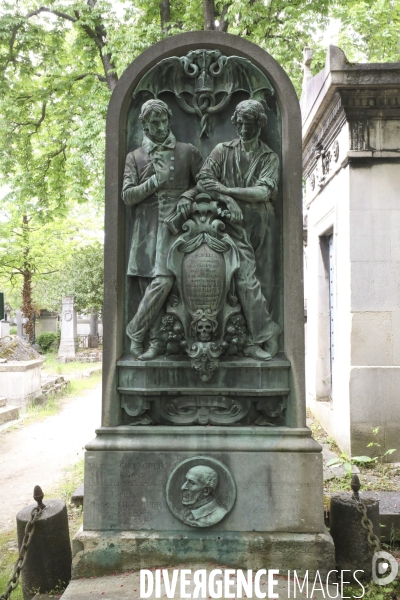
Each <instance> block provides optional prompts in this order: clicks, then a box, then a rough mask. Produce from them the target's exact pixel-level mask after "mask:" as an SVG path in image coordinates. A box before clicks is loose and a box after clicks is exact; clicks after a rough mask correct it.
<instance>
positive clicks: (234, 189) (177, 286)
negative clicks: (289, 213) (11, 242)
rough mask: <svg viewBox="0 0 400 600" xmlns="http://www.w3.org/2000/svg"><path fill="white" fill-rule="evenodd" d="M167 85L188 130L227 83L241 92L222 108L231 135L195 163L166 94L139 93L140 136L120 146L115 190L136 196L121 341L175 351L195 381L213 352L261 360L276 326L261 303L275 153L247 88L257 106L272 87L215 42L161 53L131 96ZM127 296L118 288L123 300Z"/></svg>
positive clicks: (204, 377)
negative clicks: (227, 112) (135, 287)
mask: <svg viewBox="0 0 400 600" xmlns="http://www.w3.org/2000/svg"><path fill="white" fill-rule="evenodd" d="M172 66H174V67H175V70H174V71H171V67H172ZM178 66H179V68H178ZM167 73H168V74H169V75H168V76H167ZM172 73H174V75H173V76H172V75H171V74H172ZM156 74H158V77H156ZM235 75H237V77H236V78H235ZM168 77H169V87H168V86H167V84H166V82H167V80H168ZM171 77H172V79H173V82H172V81H171ZM193 79H194V80H195V81H194V83H193V81H192V80H193ZM233 82H235V83H233ZM193 85H194V89H192V88H193ZM167 88H168V90H169V91H173V92H174V95H175V99H176V102H177V106H178V107H180V108H183V109H184V111H185V112H186V113H188V114H190V115H196V114H197V116H201V119H202V123H203V125H202V130H201V132H200V134H199V138H198V142H200V138H201V137H202V135H203V134H206V135H207V136H208V135H209V133H208V132H209V129H210V128H209V124H207V125H206V124H205V119H206V117H207V116H209V115H214V114H216V113H217V112H221V111H223V110H224V109H225V108H226V107H227V106H228V105H229V102H230V100H231V97H232V95H233V93H234V92H235V91H238V90H241V91H246V92H248V93H249V95H250V96H251V98H250V99H249V100H245V101H242V102H241V103H239V104H238V105H237V106H236V108H235V109H234V113H233V116H232V117H231V119H230V120H231V121H232V123H233V124H234V125H235V126H236V127H237V131H238V134H239V138H238V139H234V140H232V141H228V142H223V143H220V144H218V145H217V146H216V147H215V148H214V149H213V150H212V152H211V154H210V156H209V157H208V158H207V159H206V161H205V163H204V165H203V167H202V169H201V170H200V165H201V162H202V161H201V158H200V153H199V152H197V151H196V148H194V146H193V145H191V144H185V143H177V142H176V139H175V137H174V135H173V134H172V132H171V129H170V118H171V116H172V112H171V110H170V109H169V108H168V106H167V104H165V103H164V102H163V101H161V100H159V99H154V100H151V99H150V100H147V101H146V102H145V103H144V104H143V105H142V107H141V112H140V117H139V118H140V120H141V121H142V123H143V140H142V146H141V147H140V148H139V149H136V150H135V151H133V152H130V153H129V154H128V156H127V160H126V166H125V175H124V185H123V192H122V196H123V199H124V202H125V203H126V204H128V205H137V207H136V212H135V214H134V216H133V226H132V233H131V240H132V241H131V245H130V253H129V260H128V269H127V273H128V275H129V276H135V277H138V278H139V293H140V296H141V297H142V299H141V300H140V301H139V303H138V306H137V309H136V313H135V314H134V316H133V319H132V320H131V321H129V323H128V325H127V334H128V336H129V338H130V340H131V342H130V353H131V354H132V355H133V356H134V357H135V358H139V359H140V360H152V359H155V358H156V357H157V356H159V355H164V356H179V355H182V354H186V355H188V356H189V357H190V359H191V366H192V367H193V368H194V369H195V370H196V371H197V372H198V374H199V376H200V379H201V381H203V382H206V381H209V380H210V378H211V377H212V376H213V373H214V371H215V370H216V369H217V368H218V367H219V359H220V358H221V357H229V356H232V355H233V354H238V355H239V356H247V357H250V358H253V359H256V360H270V359H271V358H272V357H273V356H274V355H275V354H276V352H277V350H278V338H279V335H280V333H281V326H280V325H278V323H276V322H275V321H274V320H273V319H272V317H271V315H270V312H269V306H270V304H271V298H272V295H273V282H274V271H275V260H274V259H275V244H276V235H275V234H276V231H275V230H276V226H275V218H274V208H273V206H272V204H271V202H272V200H273V199H274V197H275V196H276V194H277V190H278V183H279V159H278V156H277V155H276V153H275V152H273V151H272V150H271V149H270V148H269V146H267V145H266V144H265V143H264V142H263V141H262V140H261V139H260V134H261V130H262V128H263V127H264V126H265V125H266V124H267V121H268V119H267V115H266V113H265V108H264V106H263V104H262V103H261V102H259V101H258V100H254V99H253V97H257V96H258V97H260V99H264V104H265V106H267V104H266V103H265V94H266V93H267V94H268V95H272V94H273V88H272V86H271V85H270V83H269V81H268V79H267V78H266V77H265V76H264V75H263V74H262V73H261V72H260V71H259V70H258V69H256V68H255V67H254V66H253V65H251V63H250V61H248V60H245V59H241V58H238V57H230V58H227V57H225V56H223V55H222V53H221V52H219V51H217V50H215V51H206V50H201V51H200V50H199V51H196V52H192V53H189V54H188V55H187V56H186V57H182V58H178V57H173V58H171V59H166V60H165V61H162V62H161V63H160V64H159V65H157V66H156V67H154V68H153V69H152V70H151V71H150V72H149V73H148V74H147V75H146V76H145V77H144V78H143V79H142V81H141V82H140V83H139V85H138V87H137V89H136V90H135V92H134V94H133V98H134V99H135V98H137V97H138V95H139V96H140V95H141V94H142V96H143V92H148V93H151V94H152V95H153V96H155V97H157V96H158V95H159V94H160V93H163V92H165V91H166V90H167ZM222 90H224V94H223V95H222V97H220V96H218V94H221V93H222ZM188 97H190V99H191V106H190V105H189V104H188V102H187V99H188ZM217 97H218V98H219V101H218V102H217V101H216V98H217ZM185 98H186V99H185ZM199 102H200V105H199ZM202 110H203V112H202ZM192 125H193V123H192ZM128 137H129V131H128ZM186 137H188V136H187V135H186ZM175 148H176V151H175ZM169 161H171V162H172V164H170V162H169ZM168 169H169V170H168ZM199 171H200V172H199ZM194 179H196V182H197V185H194V183H195V181H194ZM136 295H137V294H136ZM131 304H132V303H131V302H130V301H129V300H128V309H129V306H130V305H131ZM165 309H166V310H167V313H169V314H167V315H165ZM147 332H149V335H148V336H147V339H148V348H147V350H146V351H144V342H145V339H146V334H147Z"/></svg>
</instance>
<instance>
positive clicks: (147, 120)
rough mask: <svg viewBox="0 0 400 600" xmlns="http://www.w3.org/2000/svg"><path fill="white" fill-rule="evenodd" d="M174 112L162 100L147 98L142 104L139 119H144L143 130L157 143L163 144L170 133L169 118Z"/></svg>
mask: <svg viewBox="0 0 400 600" xmlns="http://www.w3.org/2000/svg"><path fill="white" fill-rule="evenodd" d="M171 117H172V113H171V111H170V110H169V108H168V106H167V105H166V104H165V102H163V101H162V100H147V102H145V103H144V104H143V105H142V110H141V111H140V116H139V119H140V120H141V121H142V125H143V131H144V132H145V133H146V135H147V136H148V137H149V138H150V139H151V140H152V141H153V142H156V143H157V144H161V143H162V142H163V141H164V140H165V139H166V138H167V137H168V135H169V131H170V124H169V120H170V118H171Z"/></svg>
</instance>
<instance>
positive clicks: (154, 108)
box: [139, 100, 172, 125]
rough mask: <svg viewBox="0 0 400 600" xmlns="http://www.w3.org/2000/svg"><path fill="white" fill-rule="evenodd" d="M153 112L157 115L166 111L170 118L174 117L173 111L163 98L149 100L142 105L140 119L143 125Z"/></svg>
mask: <svg viewBox="0 0 400 600" xmlns="http://www.w3.org/2000/svg"><path fill="white" fill-rule="evenodd" d="M151 113H156V115H161V114H162V113H165V114H166V115H167V116H168V118H169V119H170V118H171V117H172V112H171V111H170V110H169V108H168V106H167V105H166V104H165V102H163V101H162V100H147V102H145V103H144V104H143V105H142V109H141V111H140V115H139V119H140V120H141V121H142V123H143V125H144V124H145V123H146V122H147V121H148V119H149V117H150V115H151Z"/></svg>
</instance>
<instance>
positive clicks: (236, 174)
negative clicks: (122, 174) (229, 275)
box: [197, 100, 281, 360]
mask: <svg viewBox="0 0 400 600" xmlns="http://www.w3.org/2000/svg"><path fill="white" fill-rule="evenodd" d="M232 122H233V123H234V124H235V125H236V127H237V131H238V134H239V138H238V139H235V140H233V141H231V142H223V143H222V144H218V145H217V146H216V147H215V148H214V150H213V151H212V152H211V154H210V156H209V157H208V158H207V159H206V161H205V163H204V165H203V167H202V169H201V171H200V174H199V176H198V184H197V186H198V188H199V189H200V190H202V191H205V192H207V193H209V194H210V195H211V196H212V197H213V198H214V199H215V200H218V201H219V202H222V203H224V204H225V205H226V207H227V211H228V213H229V214H230V222H229V225H227V227H226V232H227V233H228V234H229V235H230V236H231V237H232V239H233V240H234V241H235V243H236V245H237V248H238V250H239V255H240V268H239V271H238V272H237V273H236V275H235V284H236V290H237V294H238V297H239V300H240V303H241V306H242V310H243V313H244V316H245V319H246V323H247V328H248V336H247V342H246V346H245V348H244V350H243V352H244V354H245V355H246V356H250V357H252V358H255V359H261V360H269V359H270V358H271V357H272V356H274V354H276V352H277V350H278V338H279V334H280V332H281V329H280V327H279V325H278V324H277V323H274V321H272V319H271V315H270V314H269V312H268V308H269V304H270V300H271V295H272V280H273V266H274V265H273V262H274V245H275V236H274V233H275V232H274V209H273V206H272V204H271V200H272V199H273V198H274V196H275V195H276V192H277V189H278V181H279V159H278V157H277V155H276V154H275V153H274V152H273V151H272V150H271V149H270V148H269V147H268V146H267V145H266V144H264V143H263V142H262V141H261V140H260V139H259V138H260V133H261V129H262V127H263V126H264V125H265V124H266V123H267V115H266V114H265V111H264V108H263V106H262V104H261V103H260V102H257V101H256V100H245V101H244V102H240V104H238V105H237V107H236V109H235V112H234V114H233V117H232Z"/></svg>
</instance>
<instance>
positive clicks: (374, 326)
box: [301, 47, 400, 461]
mask: <svg viewBox="0 0 400 600" xmlns="http://www.w3.org/2000/svg"><path fill="white" fill-rule="evenodd" d="M301 104H302V115H303V168H304V174H305V176H306V180H307V187H306V199H305V210H306V214H307V224H308V244H307V249H306V257H307V260H306V267H307V272H306V276H305V280H306V289H305V292H306V298H307V338H308V339H307V358H306V373H307V375H306V376H307V401H308V404H309V406H310V407H311V409H312V411H313V412H314V413H315V414H316V416H317V417H318V418H319V419H320V421H321V423H322V425H323V426H324V427H325V428H326V429H327V431H328V432H329V433H330V434H331V435H333V436H334V437H335V438H336V440H337V442H338V444H339V446H340V447H341V448H343V449H345V450H346V451H347V452H350V453H351V454H352V455H357V454H365V453H368V452H370V451H367V449H366V445H367V444H368V442H370V441H371V440H372V438H373V435H372V431H371V430H372V428H374V427H379V428H380V430H379V441H380V443H381V444H382V451H385V450H386V449H388V448H396V447H398V446H399V444H398V440H399V439H400V410H399V408H400V405H399V400H398V394H397V385H396V384H397V381H398V379H399V378H400V328H399V326H398V325H399V323H400V313H399V307H400V286H399V279H400V270H399V266H400V242H399V239H400V238H399V225H400V204H399V192H400V68H399V66H398V64H397V65H396V64H380V65H349V63H348V62H347V60H346V57H345V56H344V54H343V53H342V52H341V51H340V50H339V49H338V48H335V47H331V48H330V51H329V53H328V56H327V61H326V65H325V69H324V71H323V72H321V73H320V74H319V75H317V76H316V77H314V78H313V79H312V80H310V81H309V82H308V83H306V85H305V88H304V90H303V97H302V102H301ZM330 234H333V257H332V258H331V259H330V260H331V262H329V258H327V256H324V252H325V254H326V248H325V249H324V244H326V240H327V239H328V237H327V236H329V235H330ZM331 249H332V247H331ZM331 264H333V277H332V273H328V270H329V269H328V267H329V265H331ZM329 279H331V280H332V283H331V286H330V287H329ZM330 294H333V296H332V298H333V311H331V310H330V303H329V298H330ZM331 317H333V319H334V321H333V323H334V327H333V329H334V334H333V353H334V360H333V363H332V366H331V352H332V350H331V332H330V319H331ZM399 457H400V450H398V452H396V453H395V454H393V455H391V460H395V461H396V460H397V461H398V460H399Z"/></svg>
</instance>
